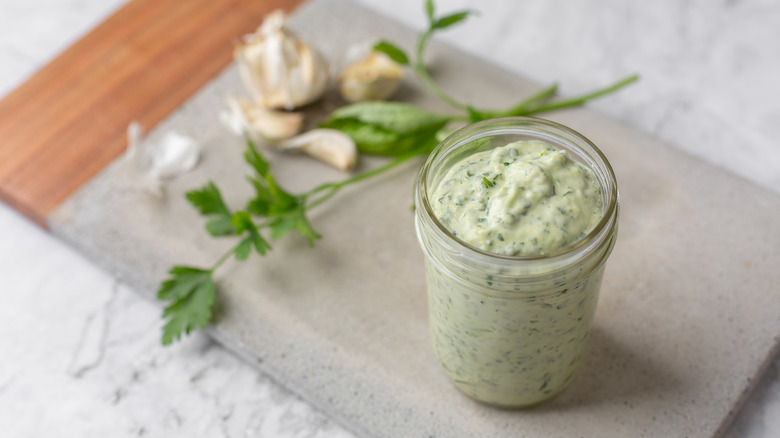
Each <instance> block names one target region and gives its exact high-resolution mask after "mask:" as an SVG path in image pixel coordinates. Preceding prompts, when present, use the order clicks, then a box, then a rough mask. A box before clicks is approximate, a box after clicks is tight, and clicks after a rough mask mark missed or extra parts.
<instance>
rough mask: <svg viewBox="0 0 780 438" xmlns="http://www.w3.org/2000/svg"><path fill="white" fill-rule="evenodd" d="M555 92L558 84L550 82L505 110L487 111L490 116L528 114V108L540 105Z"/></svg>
mask: <svg viewBox="0 0 780 438" xmlns="http://www.w3.org/2000/svg"><path fill="white" fill-rule="evenodd" d="M557 92H558V84H552V85H550V86H549V87H547V88H543V89H542V90H540V91H539V92H537V93H536V94H533V95H532V96H531V97H529V98H527V99H525V100H524V101H522V102H520V103H518V104H517V105H515V106H513V107H512V108H509V109H508V110H506V111H502V112H498V113H488V115H490V116H491V117H510V116H519V115H524V114H528V111H529V110H531V109H533V108H534V107H537V105H541V104H542V103H543V102H544V101H546V100H547V99H550V98H551V97H553V96H554V95H555V93H557Z"/></svg>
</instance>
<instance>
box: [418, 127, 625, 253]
mask: <svg viewBox="0 0 780 438" xmlns="http://www.w3.org/2000/svg"><path fill="white" fill-rule="evenodd" d="M522 132H528V133H530V132H534V133H539V134H541V133H545V134H548V135H554V136H555V137H556V138H557V139H558V140H561V141H563V142H564V144H566V145H567V146H569V147H570V148H572V149H574V150H576V151H581V152H584V153H586V154H587V156H588V157H589V158H590V159H591V160H593V163H592V164H595V165H597V166H599V167H600V169H599V170H600V171H602V172H603V173H604V174H605V175H604V176H605V177H606V178H607V182H608V184H606V186H607V187H605V186H604V184H602V190H603V191H604V193H605V209H604V215H603V216H602V217H601V220H600V221H599V222H598V224H596V226H595V227H594V228H593V229H592V230H591V231H590V232H589V233H588V234H587V235H585V236H584V237H583V238H581V239H580V240H578V241H577V242H575V243H574V244H573V245H571V246H568V247H566V248H564V249H563V250H561V251H558V252H552V253H550V254H538V255H530V256H516V255H504V254H497V253H493V252H489V251H485V250H483V249H480V248H477V247H475V246H473V245H471V244H469V243H467V242H465V241H463V240H461V239H460V238H458V237H457V236H455V235H454V234H452V232H450V231H449V230H448V229H447V227H445V226H444V225H443V224H442V223H441V222H440V221H439V218H438V217H437V216H436V214H434V213H433V207H432V206H431V203H430V199H429V196H428V189H429V186H428V184H429V180H430V177H431V170H432V169H433V165H434V163H436V162H437V161H438V160H439V159H440V158H442V157H443V156H446V154H448V153H449V152H451V151H453V150H455V149H457V148H459V147H461V146H463V145H466V144H468V143H470V142H472V141H474V140H476V139H479V138H484V137H489V136H491V135H496V134H506V133H522ZM579 143H581V144H579ZM583 145H584V146H587V147H588V148H590V149H591V151H588V150H586V149H585V148H583V147H582V146H583ZM589 152H590V153H589ZM591 153H592V155H593V156H591ZM591 167H592V166H591ZM415 191H416V195H415V198H416V200H417V201H418V204H422V205H421V206H422V208H423V210H424V211H425V216H427V218H426V219H428V220H430V221H431V222H432V223H433V225H434V227H435V230H436V231H437V232H438V233H439V234H440V235H442V236H445V237H446V238H448V239H449V240H451V241H452V242H456V243H457V244H458V245H459V246H460V247H461V248H460V249H461V250H464V249H465V250H467V251H468V252H470V253H474V254H475V255H478V256H481V257H485V258H488V259H492V260H502V261H506V262H541V261H544V262H553V261H556V260H559V259H560V260H561V262H563V263H565V260H568V259H569V258H571V257H576V256H577V255H578V254H580V253H582V252H587V250H588V248H591V247H594V246H597V245H598V244H599V243H600V242H602V241H603V240H604V239H605V238H606V237H607V234H608V231H609V229H610V228H611V224H612V223H613V222H615V221H616V219H617V210H618V204H619V200H618V197H619V196H618V190H617V182H616V177H615V173H614V170H613V169H612V166H611V165H610V163H609V161H608V160H607V158H606V156H605V155H604V153H603V152H602V151H601V150H600V149H599V148H598V147H597V146H596V145H595V144H593V142H591V141H590V140H589V139H587V138H586V137H585V136H583V135H582V134H580V133H579V132H577V131H575V130H573V129H571V128H569V127H566V126H564V125H561V124H559V123H556V122H553V121H550V120H546V119H540V118H536V117H501V118H495V119H489V120H483V121H481V122H476V123H473V124H470V125H467V126H465V127H463V128H460V129H458V130H457V131H455V132H453V133H452V134H450V135H449V136H448V137H447V138H445V139H444V140H442V141H441V142H440V143H439V144H438V145H437V146H436V148H435V149H434V150H433V151H432V152H431V154H429V155H428V157H427V159H426V160H425V162H424V163H423V165H422V167H421V168H420V171H419V173H418V176H417V182H416V187H415ZM417 208H418V209H419V208H420V205H418V207H417Z"/></svg>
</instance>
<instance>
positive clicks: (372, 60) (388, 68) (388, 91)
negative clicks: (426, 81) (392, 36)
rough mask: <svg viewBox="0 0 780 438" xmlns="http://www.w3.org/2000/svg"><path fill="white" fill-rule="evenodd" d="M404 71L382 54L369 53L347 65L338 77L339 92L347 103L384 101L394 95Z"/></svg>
mask: <svg viewBox="0 0 780 438" xmlns="http://www.w3.org/2000/svg"><path fill="white" fill-rule="evenodd" d="M403 75H404V69H403V67H402V66H401V65H400V64H398V63H397V62H395V61H393V60H392V59H390V57H388V56H387V55H385V54H384V53H379V52H375V51H371V52H370V53H369V54H368V56H366V57H365V58H363V59H361V60H359V61H357V62H354V63H352V64H350V65H348V66H347V67H346V68H344V70H343V71H342V72H341V75H340V76H339V91H340V92H341V96H342V97H343V98H344V99H346V100H347V101H349V102H363V101H367V100H385V99H389V98H390V97H392V96H393V94H395V92H396V91H397V90H398V86H399V84H400V83H401V78H403Z"/></svg>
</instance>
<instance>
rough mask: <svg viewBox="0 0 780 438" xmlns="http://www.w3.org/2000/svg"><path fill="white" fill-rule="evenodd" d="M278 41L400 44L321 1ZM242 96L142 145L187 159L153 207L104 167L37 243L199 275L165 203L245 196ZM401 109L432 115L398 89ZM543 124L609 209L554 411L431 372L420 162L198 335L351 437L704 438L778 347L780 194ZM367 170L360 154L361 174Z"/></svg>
mask: <svg viewBox="0 0 780 438" xmlns="http://www.w3.org/2000/svg"><path fill="white" fill-rule="evenodd" d="M294 27H295V28H296V29H297V30H298V31H299V33H300V34H301V35H303V36H304V37H305V38H308V39H309V40H311V41H313V42H315V43H316V44H317V45H318V46H319V47H320V48H321V49H322V50H323V52H325V53H326V54H328V56H330V57H331V58H334V59H335V58H338V57H339V56H340V55H341V54H342V53H343V50H344V48H345V47H346V46H348V45H349V44H351V43H353V42H356V41H362V40H365V39H371V38H375V37H379V36H381V37H384V38H388V39H391V40H394V41H397V42H399V43H400V44H402V45H404V46H406V47H412V44H413V41H414V33H413V32H411V31H410V30H408V29H405V28H403V27H401V26H399V25H397V24H396V23H394V22H392V21H389V20H388V19H385V18H383V17H381V16H378V15H376V14H374V13H372V12H370V11H367V10H365V9H362V8H359V7H357V6H355V5H353V4H351V3H347V2H342V1H336V0H316V1H313V2H310V3H308V4H306V5H305V6H304V7H303V8H302V9H300V10H299V11H298V13H297V14H296V16H295V18H294ZM429 62H430V64H431V66H432V69H433V71H434V72H435V74H436V75H437V77H438V78H439V80H440V81H441V83H442V84H443V86H444V87H445V88H446V89H448V90H453V93H454V94H457V95H458V96H459V97H463V98H465V99H467V100H471V101H473V102H474V103H476V104H478V105H479V106H483V107H488V106H498V107H501V106H506V105H509V104H510V103H512V102H513V101H515V100H517V99H519V98H520V97H522V96H525V95H527V94H528V93H530V92H531V91H533V90H535V89H537V88H538V87H537V86H536V85H535V84H532V83H530V82H528V81H526V80H524V79H522V78H518V77H516V76H513V75H510V74H508V73H506V72H504V71H502V70H500V69H498V68H496V67H494V66H491V65H487V64H485V63H483V62H481V61H479V60H478V59H475V58H473V57H471V56H467V55H465V54H463V53H461V52H458V51H455V50H453V49H451V48H449V47H447V46H444V45H440V44H436V45H434V46H433V47H432V50H431V52H430V58H429ZM638 86H641V84H640V85H638ZM242 93H243V90H242V89H241V85H240V83H239V80H238V77H237V74H236V71H235V69H234V68H232V67H231V68H228V69H227V70H226V71H225V72H224V73H223V74H222V75H220V76H219V77H218V78H217V79H215V80H214V81H213V82H212V83H211V84H210V85H209V86H207V87H206V88H204V89H203V90H202V92H200V93H199V94H198V95H197V96H195V97H194V98H193V99H192V100H191V101H190V102H188V103H187V104H186V105H184V106H183V107H182V108H180V109H179V110H178V111H177V112H176V113H174V114H173V115H172V116H171V117H170V118H169V119H167V120H166V121H165V122H164V123H162V124H161V125H159V126H158V127H157V129H156V130H155V131H154V132H153V133H152V134H151V138H150V139H151V140H152V141H154V139H155V138H157V137H159V136H160V135H162V134H163V133H165V132H167V131H169V130H176V131H179V132H181V133H183V134H186V135H189V136H192V137H194V138H196V139H198V141H199V142H200V143H201V145H202V146H203V147H204V150H205V153H204V156H203V159H202V162H201V164H200V165H199V166H198V167H197V168H196V169H195V170H194V171H193V172H191V173H189V174H187V175H185V176H182V177H180V178H178V179H177V180H175V181H172V182H171V183H170V184H169V185H168V187H167V193H168V196H167V197H166V198H165V199H164V200H155V199H154V198H151V197H149V196H148V195H146V194H144V193H143V192H139V191H138V190H137V189H135V188H133V185H132V183H131V182H130V181H129V180H128V179H127V177H126V173H125V172H124V170H123V168H122V164H121V162H120V161H117V162H115V163H114V164H113V165H112V166H110V167H109V168H107V169H106V170H105V171H104V172H103V173H102V174H101V175H99V176H98V177H97V178H95V179H94V180H93V181H92V182H90V183H89V184H88V185H87V186H86V187H84V188H83V189H82V190H81V191H80V192H78V193H77V194H75V195H74V196H73V197H72V198H71V199H69V200H68V201H67V202H66V203H65V204H63V205H62V206H61V208H59V209H58V210H57V211H56V212H55V213H54V214H53V215H52V216H51V219H50V225H51V228H52V230H53V231H54V232H55V233H56V234H57V235H59V236H61V237H62V238H63V239H65V240H67V241H69V242H70V243H71V244H73V245H74V246H76V247H77V248H79V249H81V250H82V251H83V252H84V253H86V254H87V255H88V256H90V257H91V258H92V259H94V260H95V261H96V262H98V263H100V264H102V265H103V266H105V267H106V268H107V269H108V270H110V271H111V272H112V273H114V274H116V275H118V276H120V277H121V278H124V279H125V281H128V282H129V283H131V284H132V285H134V286H135V287H136V288H137V289H138V290H140V291H142V292H144V293H146V294H149V296H151V295H152V294H153V293H154V291H155V290H156V287H157V284H158V283H159V281H161V280H162V279H163V278H164V277H165V271H166V270H167V268H168V267H169V266H170V265H171V264H174V263H177V264H181V263H183V264H193V265H204V266H208V265H210V264H211V263H212V262H213V261H214V260H215V259H216V258H217V257H218V256H219V255H220V254H221V253H222V252H223V251H224V250H225V249H226V248H228V247H229V245H230V242H229V241H225V240H215V239H211V238H209V237H207V236H206V235H205V232H204V231H203V228H202V227H203V220H202V219H201V218H200V217H198V216H197V214H196V213H195V212H194V211H193V209H192V208H190V207H189V206H188V205H187V203H186V201H185V200H184V199H183V193H184V192H185V191H187V190H190V189H192V188H195V187H199V186H200V185H202V184H203V183H204V182H206V181H207V180H214V181H216V182H217V183H218V184H219V185H220V186H221V187H223V188H224V190H223V191H224V192H225V193H226V195H227V199H228V203H229V204H231V205H233V206H240V205H241V203H242V200H244V199H246V198H247V197H248V195H249V193H250V187H249V186H248V184H247V183H246V182H245V180H244V177H243V175H244V174H246V173H248V169H247V168H246V166H245V165H244V163H243V162H242V159H241V155H242V150H243V144H242V141H241V140H239V139H237V138H235V137H233V136H232V135H230V134H229V133H227V132H226V131H225V130H224V129H223V128H222V127H221V126H220V124H219V122H218V119H217V113H218V111H220V110H222V109H223V108H224V105H223V103H222V102H223V98H224V97H225V96H227V95H238V94H242ZM401 98H402V99H404V100H407V101H412V102H415V103H417V104H419V105H422V106H424V107H426V108H429V109H432V110H446V108H445V107H443V106H442V105H441V103H439V102H437V101H436V100H435V99H434V98H433V97H432V96H431V95H430V94H428V93H426V92H424V91H422V87H421V85H420V84H419V83H417V82H416V81H414V80H413V79H409V80H407V81H406V83H405V84H404V92H403V93H402V96H401ZM334 102H335V101H334V100H332V99H331V100H328V101H326V102H324V103H322V104H320V105H318V106H316V107H314V108H312V109H311V112H312V113H313V114H317V113H319V114H321V113H322V111H324V110H327V109H329V108H332V107H333V105H335V103H334ZM551 118H553V119H554V120H557V121H559V122H562V123H564V124H567V125H569V126H571V127H573V128H574V129H577V130H579V131H580V132H582V133H583V134H585V135H586V136H588V137H590V138H591V139H592V140H593V141H594V142H595V143H596V144H598V145H599V146H600V147H601V148H602V149H603V150H604V152H605V153H606V155H607V156H608V157H609V159H610V160H611V162H612V164H613V166H614V168H615V171H616V174H617V177H618V182H619V187H620V193H621V201H622V212H621V214H622V216H621V219H620V232H619V239H618V242H617V245H616V247H615V250H614V253H613V255H612V258H611V260H610V262H609V265H608V268H607V272H606V274H605V277H604V283H603V289H602V294H601V301H600V304H599V309H598V311H597V314H596V322H595V329H594V333H593V336H592V342H591V347H590V350H589V355H588V359H587V361H586V363H585V365H584V367H583V369H582V370H581V372H580V374H579V376H578V377H577V379H576V380H575V382H574V383H573V384H572V386H571V387H570V388H569V389H568V390H566V391H565V392H564V393H563V394H561V396H559V397H558V398H556V399H554V400H553V401H551V402H549V403H546V404H543V405H541V406H538V407H536V408H533V409H529V410H524V411H512V412H510V411H501V410H496V409H492V408H488V407H485V406H482V405H479V404H476V403H474V402H472V401H471V400H469V399H467V398H466V397H465V396H462V395H461V394H460V393H459V392H458V391H457V390H456V389H454V387H452V386H451V385H450V384H449V383H448V381H447V380H446V378H445V377H444V376H443V374H442V373H441V372H440V371H439V366H438V364H437V362H436V360H435V359H434V356H433V353H432V351H431V348H430V346H429V339H428V331H427V316H426V298H425V288H424V286H425V284H424V278H423V267H422V255H421V253H420V251H419V250H418V247H417V242H416V240H415V236H414V231H413V215H412V212H411V209H410V207H411V204H412V197H411V189H412V181H413V178H414V175H415V172H416V169H417V166H418V165H419V162H414V163H409V164H408V165H407V166H405V167H403V168H400V169H398V170H397V171H395V172H391V173H389V174H387V175H384V176H382V177H380V178H377V179H375V180H372V181H369V182H366V183H365V184H362V185H360V186H359V187H354V188H350V189H348V190H345V191H344V193H342V194H340V195H339V196H338V197H336V198H335V199H334V200H333V202H330V203H328V204H326V205H324V206H322V207H321V208H319V209H318V210H316V211H315V212H313V214H312V217H311V218H312V221H313V224H314V226H315V228H317V229H318V231H320V232H321V233H322V235H323V236H324V238H323V239H322V240H321V241H319V242H318V244H317V247H316V248H315V249H313V250H311V249H309V248H308V247H307V245H306V243H305V242H304V241H303V240H302V239H299V238H297V237H292V238H287V239H283V240H281V241H278V242H276V243H275V245H274V251H273V253H272V254H271V255H269V256H268V257H265V258H263V259H260V258H257V257H254V258H252V259H251V260H250V261H249V262H247V263H243V264H229V265H228V266H226V267H225V268H224V270H223V271H220V274H219V285H218V286H219V293H218V306H219V319H218V322H217V323H216V324H215V325H214V326H213V328H212V329H211V333H212V334H213V335H214V336H215V337H216V338H217V339H219V340H220V341H221V342H223V343H224V344H225V345H226V346H228V347H229V348H231V349H233V350H234V351H235V352H236V353H238V354H240V355H242V356H243V357H245V358H246V359H247V360H249V361H250V362H252V363H254V364H256V365H257V366H258V367H260V368H261V369H262V370H264V371H265V372H267V373H269V374H271V375H272V376H274V377H275V378H276V379H278V380H279V381H280V382H282V383H283V384H285V385H286V386H288V387H290V388H291V389H293V390H295V391H297V392H298V393H300V394H301V395H302V396H303V397H305V398H306V399H308V400H310V401H312V402H313V403H314V404H316V405H317V406H319V407H320V408H321V409H323V410H325V411H326V412H328V413H329V414H331V415H332V416H334V417H335V418H337V419H339V420H340V421H341V422H343V424H344V425H346V426H347V427H349V428H351V429H353V430H354V431H356V432H357V433H358V434H360V435H362V436H366V437H368V436H376V437H432V436H433V437H440V438H441V437H485V436H496V437H499V436H506V437H519V436H529V437H530V436H533V437H559V436H598V437H627V436H631V437H651V436H664V437H666V436H690V437H694V436H696V437H710V436H715V435H717V434H718V433H719V432H720V431H722V430H723V429H724V427H725V425H726V424H727V422H728V420H729V419H730V418H731V416H732V415H733V413H734V412H735V410H736V409H737V408H738V406H739V403H740V402H741V400H742V399H743V398H744V397H745V395H746V394H747V393H748V391H749V390H750V388H751V385H752V383H753V382H755V381H756V380H757V377H758V375H759V374H760V373H761V372H762V370H763V369H764V367H765V366H766V364H767V362H768V360H769V359H770V358H771V356H772V354H773V353H774V352H775V350H776V349H777V346H778V341H779V340H780V287H778V285H779V284H780V269H778V267H780V251H777V248H778V247H780V225H778V222H777V218H778V217H780V199H779V198H778V197H777V196H776V195H774V194H772V193H770V192H768V191H766V190H763V189H760V188H757V187H755V186H753V185H751V184H749V183H747V182H745V181H743V180H741V179H739V178H737V177H735V176H732V175H730V174H727V173H725V172H723V171H721V170H718V169H716V168H713V167H711V166H709V165H706V164H704V163H702V162H700V161H699V160H697V159H694V158H692V157H690V156H687V155H684V154H682V153H680V152H679V151H676V150H674V149H671V148H669V147H667V146H665V145H663V144H660V143H659V142H658V141H656V140H654V139H652V138H648V137H646V136H644V135H642V134H640V133H638V132H636V131H635V130H632V129H630V128H628V127H625V126H621V125H620V124H618V123H616V122H614V121H612V120H610V119H608V118H606V117H604V116H602V115H600V114H597V113H595V112H592V111H588V110H576V111H568V112H565V113H559V114H556V115H555V116H554V117H551ZM267 155H268V157H269V158H270V159H271V161H272V162H273V166H274V170H275V171H276V173H277V174H278V175H279V179H280V180H281V183H282V184H283V185H285V186H287V187H288V188H290V189H292V190H302V189H305V188H307V187H311V186H313V185H315V184H317V183H319V182H322V181H326V180H333V179H336V178H340V177H341V175H340V174H339V173H338V172H336V171H334V170H331V169H329V168H327V167H325V166H324V165H321V164H320V163H317V162H315V161H313V160H310V159H308V158H305V157H304V158H300V157H290V156H282V155H279V154H276V153H272V152H268V153H267ZM380 162H381V160H378V159H368V158H364V159H362V161H361V167H362V168H369V167H371V166H375V165H377V163H380ZM185 342H186V341H185Z"/></svg>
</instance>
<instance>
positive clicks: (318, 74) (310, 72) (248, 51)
mask: <svg viewBox="0 0 780 438" xmlns="http://www.w3.org/2000/svg"><path fill="white" fill-rule="evenodd" d="M286 23H287V18H286V16H285V14H284V12H283V11H281V10H276V11H274V12H272V13H271V14H269V15H268V16H267V17H266V18H265V20H264V21H263V24H261V25H260V27H259V28H258V29H257V31H256V32H255V33H253V34H250V35H247V36H245V37H244V42H243V44H240V45H239V46H238V47H236V49H235V50H234V52H233V55H234V58H235V60H236V62H237V64H238V68H239V73H240V74H241V78H242V79H243V81H244V84H245V85H246V86H247V87H248V88H249V90H250V92H251V93H252V95H253V97H254V98H255V100H256V101H257V103H258V104H259V105H261V106H263V107H266V108H276V109H279V108H284V109H287V110H292V109H294V108H297V107H300V106H303V105H306V104H308V103H311V102H313V101H315V100H317V99H319V98H320V96H322V94H323V93H324V92H325V88H326V87H327V85H328V79H329V69H328V65H327V63H326V62H325V59H324V58H323V57H322V56H321V55H320V54H319V53H317V51H315V50H314V49H312V48H311V47H309V45H307V44H306V43H304V42H303V41H302V40H301V39H300V38H298V37H297V36H296V35H295V34H293V33H292V32H290V30H288V29H287V26H286Z"/></svg>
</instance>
